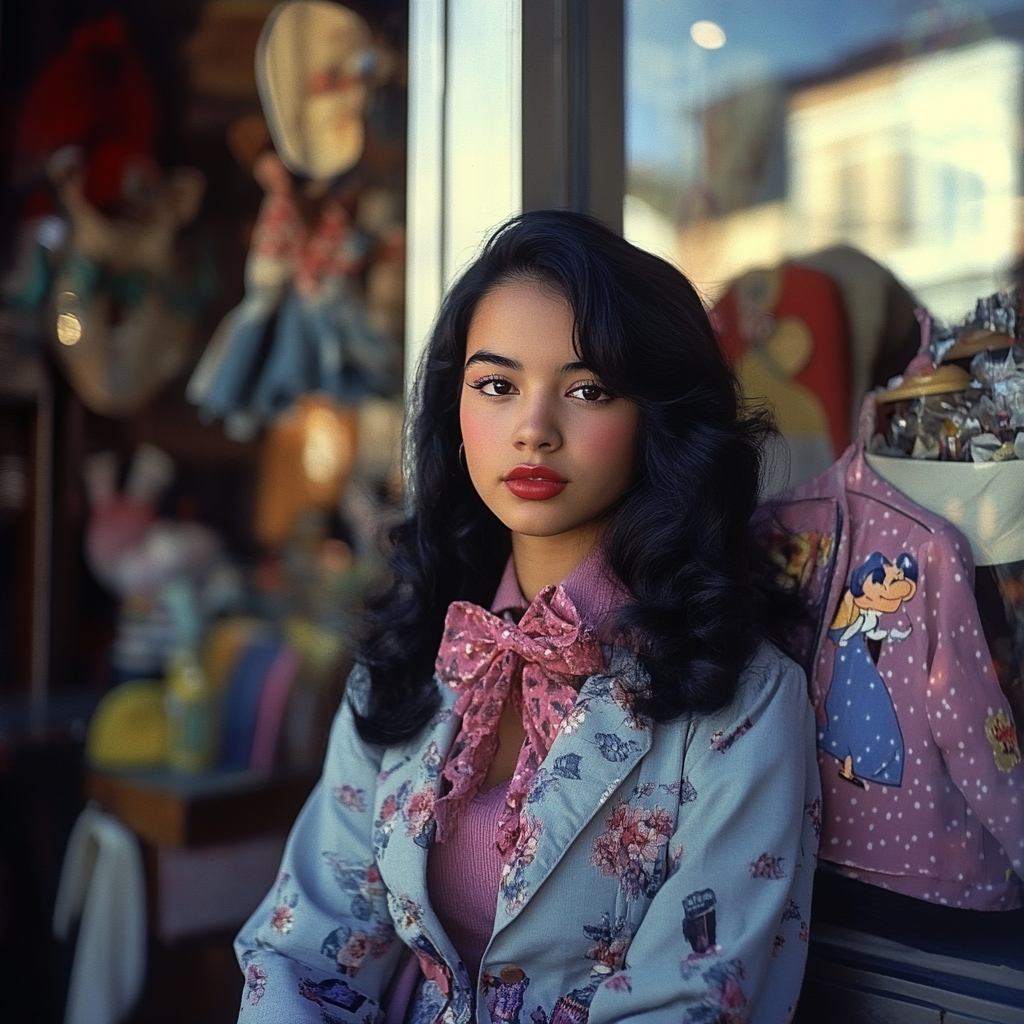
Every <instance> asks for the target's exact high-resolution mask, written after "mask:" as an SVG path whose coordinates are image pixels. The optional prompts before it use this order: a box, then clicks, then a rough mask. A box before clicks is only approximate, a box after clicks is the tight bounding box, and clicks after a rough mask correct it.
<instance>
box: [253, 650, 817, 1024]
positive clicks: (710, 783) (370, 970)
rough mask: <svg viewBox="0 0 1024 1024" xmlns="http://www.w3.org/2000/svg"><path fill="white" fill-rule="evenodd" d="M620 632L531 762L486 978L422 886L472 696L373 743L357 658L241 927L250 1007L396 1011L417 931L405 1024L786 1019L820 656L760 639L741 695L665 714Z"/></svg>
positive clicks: (293, 1015) (809, 840)
mask: <svg viewBox="0 0 1024 1024" xmlns="http://www.w3.org/2000/svg"><path fill="white" fill-rule="evenodd" d="M606 653H607V654H608V659H609V660H608V665H609V667H608V669H607V671H606V672H605V673H603V674H600V675H595V676H591V677H590V678H589V679H587V680H586V682H585V683H584V684H583V686H582V688H581V690H580V694H579V698H578V700H577V702H576V705H575V707H574V708H573V710H572V712H571V713H570V715H569V717H568V719H567V720H566V722H565V723H564V724H563V727H562V729H561V731H560V732H559V734H558V736H557V738H556V739H555V741H554V743H553V745H552V747H551V750H550V751H549V753H548V756H547V757H546V758H545V760H544V762H543V765H542V766H541V768H540V770H539V771H538V772H537V775H536V777H535V780H534V784H533V789H532V792H531V794H530V796H529V798H528V802H527V805H526V811H525V822H524V825H525V827H524V828H523V829H522V835H521V839H520V842H519V845H518V847H517V848H516V851H515V853H514V856H513V857H512V859H511V862H510V863H509V864H508V865H507V866H506V869H505V873H504V875H503V877H502V880H501V885H500V889H499V893H498V903H497V913H496V916H495V921H494V931H493V934H492V936H491V940H490V943H489V945H488V947H487V950H486V952H485V953H484V957H483V961H482V964H481V969H480V977H479V979H477V978H472V979H471V978H470V977H469V976H468V975H467V973H466V970H465V968H464V966H463V964H462V962H461V961H460V959H459V956H458V953H457V952H456V951H455V949H454V948H453V946H452V944H451V942H450V941H449V939H448V938H447V936H446V935H445V934H444V931H443V930H442V928H441V925H440V923H439V921H438V919H437V916H436V914H435V912H434V910H433V909H432V908H431V905H430V901H429V899H428V895H427V885H426V866H427V853H428V850H429V847H430V843H431V839H432V835H433V813H432V808H433V803H434V799H435V797H436V796H437V795H438V787H439V778H440V774H439V773H440V767H441V764H442V762H443V759H444V757H445V755H446V754H447V752H448V749H449V747H450V746H451V744H452V742H453V741H454V739H455V737H456V735H457V733H458V731H459V724H460V720H459V719H458V718H457V717H455V716H454V715H453V713H452V710H451V709H452V707H453V706H454V703H455V696H454V694H453V693H451V692H449V691H448V688H447V687H444V688H443V689H444V696H443V701H444V703H443V707H442V709H441V711H440V712H439V713H438V714H437V715H436V716H435V717H434V719H433V720H432V721H431V723H430V724H429V726H428V727H427V728H426V729H425V730H424V732H423V733H422V734H421V735H420V736H419V737H418V738H416V739H415V740H412V741H410V742H408V743H406V744H404V745H402V746H395V747H381V746H373V745H369V744H366V743H364V742H363V741H362V740H360V738H359V736H358V733H357V732H356V729H355V725H354V721H353V716H352V711H351V708H350V701H356V702H357V706H361V702H362V701H363V700H364V699H365V696H366V691H367V687H368V674H367V672H366V670H365V669H363V668H361V667H357V668H356V669H355V670H354V671H353V674H352V677H351V679H350V681H349V689H348V698H347V699H346V701H344V702H343V704H342V708H341V710H340V711H339V712H338V715H337V718H336V720H335V722H334V726H333V729H332V733H331V739H330V746H329V750H328V754H327V759H326V763H325V766H324V774H323V778H322V779H321V781H320V783H319V784H318V786H317V788H316V789H315V791H314V792H313V794H312V796H311V797H310V799H309V802H308V803H307V804H306V806H305V808H304V809H303V811H302V813H301V814H300V816H299V818H298V821H297V822H296V824H295V827H294V828H293V830H292V833H291V836H290V838H289V840H288V845H287V849H286V851H285V855H284V862H283V864H282V866H281V872H280V876H279V878H278V881H277V884H276V885H275V887H274V888H273V890H272V891H271V892H270V893H269V894H268V895H267V897H266V899H265V900H264V901H263V903H262V904H261V905H260V906H259V908H258V909H257V910H256V911H255V913H254V914H253V915H252V917H251V919H250V920H249V922H248V923H247V924H246V925H245V927H244V928H243V930H242V932H241V933H240V935H239V936H238V939H237V940H236V950H237V953H238V957H239V961H240V963H241V966H242V970H243V972H244V974H245V987H244V990H243V996H242V1008H241V1011H240V1015H239V1020H240V1021H243V1022H246V1024H257V1022H260V1021H268V1022H271V1021H272V1022H274V1024H298V1022H300V1021H310V1022H316V1024H321V1022H324V1024H335V1022H360V1024H374V1022H379V1021H380V1020H382V1019H383V1014H382V1013H381V1012H380V1009H379V1007H380V1003H381V1000H382V997H383V995H384V993H385V991H386V990H387V987H388V985H389V982H390V981H391V980H392V978H393V976H394V975H395V974H396V970H397V969H398V967H399V963H400V960H401V959H402V956H403V951H406V950H412V951H413V952H414V953H415V954H416V956H417V958H418V959H419V963H420V966H421V968H422V969H423V973H424V975H425V977H424V980H423V981H422V982H421V983H420V984H419V986H418V991H417V994H416V996H415V997H414V999H413V1000H412V1004H411V1006H410V1008H409V1010H408V1013H407V1015H406V1022H407V1024H414V1022H415V1024H420V1022H427V1021H438V1022H446V1024H456V1022H457V1024H467V1022H469V1021H472V1020H474V1019H475V1020H476V1021H478V1022H481V1024H482V1022H485V1021H491V1022H495V1021H503V1022H512V1024H583V1022H587V1021H589V1024H612V1022H625V1021H629V1022H635V1024H640V1022H645V1024H661V1022H668V1021H672V1022H677V1021H683V1022H693V1024H697V1022H713V1021H716V1022H717V1021H724V1022H732V1021H737V1022H738V1021H747V1020H750V1021H757V1022H764V1024H771V1022H783V1021H786V1020H788V1019H789V1017H790V1016H791V1015H792V1013H793V1010H794V1007H795V1005H796V1000H797V995H798V993H799V990H800V982H801V978H802V975H803V969H804V962H805V959H806V954H807V933H808V915H809V911H810V899H811V876H812V873H813V869H814V860H815V853H816V849H817V836H818V833H819V830H820V826H821V800H820V795H819V782H818V769H817V762H816V758H815V746H814V744H815V732H814V722H813V716H812V712H811V706H810V703H809V701H808V697H807V692H806V683H805V680H804V676H803V672H802V671H801V670H800V669H799V668H798V667H797V666H796V665H795V664H794V663H793V662H791V661H790V660H789V659H787V658H785V657H784V656H783V655H781V654H779V653H778V652H777V651H776V650H775V649H774V648H773V647H771V646H769V645H768V644H764V645H762V646H761V648H760V649H759V650H758V652H757V653H756V654H755V656H754V658H753V659H752V662H751V664H750V665H749V667H748V668H747V669H746V670H745V672H744V674H743V677H742V680H741V683H740V687H739V691H738V693H737V696H736V699H735V700H734V702H733V703H732V705H731V706H730V707H729V708H727V709H726V710H724V711H722V712H720V713H718V714H715V715H711V716H707V717H701V718H696V717H693V718H691V717H689V716H684V717H683V718H680V719H678V720H676V721H673V722H670V723H668V724H665V725H652V724H651V723H650V722H648V721H646V720H643V719H640V718H637V717H636V716H634V715H633V714H632V713H631V711H630V707H629V703H628V701H627V699H626V688H627V686H630V685H632V684H633V682H634V681H635V679H636V674H637V672H638V671H639V669H638V666H637V662H636V659H635V657H634V656H633V655H632V654H630V653H629V652H627V651H624V650H621V649H618V648H607V649H606ZM406 956H408V953H406ZM474 1004H475V1014H476V1016H475V1018H474V1016H473V1014H474Z"/></svg>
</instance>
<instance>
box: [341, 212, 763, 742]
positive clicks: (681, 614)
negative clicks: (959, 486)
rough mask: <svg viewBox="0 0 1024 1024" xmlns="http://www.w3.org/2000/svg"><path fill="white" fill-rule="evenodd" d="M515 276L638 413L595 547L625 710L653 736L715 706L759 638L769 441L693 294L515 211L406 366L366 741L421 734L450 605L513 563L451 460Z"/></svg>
mask: <svg viewBox="0 0 1024 1024" xmlns="http://www.w3.org/2000/svg"><path fill="white" fill-rule="evenodd" d="M516 279H526V280H535V281H538V282H540V283H543V284H545V285H546V286H549V287H553V288H555V289H557V290H558V292H560V293H561V294H562V295H563V296H564V297H565V299H566V301H567V302H568V303H569V306H570V307H571V309H572V312H573V316H574V321H575V328H574V347H575V349H576V351H577V353H578V355H579V358H580V360H581V361H582V362H583V363H585V364H586V366H587V367H588V369H589V370H591V371H592V372H593V373H594V374H595V376H596V377H597V379H598V380H599V381H600V382H601V384H602V385H603V386H604V387H606V388H607V389H608V390H609V391H610V392H611V393H612V394H614V395H616V396H619V397H621V398H625V399H628V400H629V401H631V402H634V403H635V404H636V405H637V406H638V408H639V410H640V422H639V429H638V431H637V439H636V470H637V472H636V480H635V482H634V484H633V486H632V487H631V488H630V489H629V490H628V491H627V492H626V493H625V494H624V495H623V497H622V498H621V499H620V500H619V502H618V503H617V505H616V507H615V508H614V510H613V511H612V514H611V516H610V519H609V522H608V525H607V530H606V533H605V535H604V543H605V546H606V551H607V555H608V559H609V562H610V564H611V567H612V568H613V569H614V570H615V572H616V573H617V574H618V576H619V578H620V579H621V580H622V582H623V583H624V584H625V585H626V586H627V587H628V589H629V591H630V593H631V594H632V596H633V598H634V601H635V603H634V604H632V605H629V606H628V607H626V608H623V609H619V610H618V611H617V612H616V613H614V618H613V619H612V620H610V621H611V623H612V625H613V627H614V628H616V629H617V630H619V631H620V636H621V637H622V638H623V641H624V642H627V641H628V643H627V645H628V646H630V647H632V648H633V649H634V650H636V651H637V652H638V655H639V658H640V661H641V663H642V664H643V666H644V668H646V670H647V673H648V674H649V676H650V688H649V690H647V691H646V692H643V693H637V694H635V704H636V710H637V711H638V712H639V713H641V714H644V715H647V716H649V717H651V718H652V719H654V720H655V721H658V722H663V721H667V720H670V719H672V718H674V717H676V716H678V715H680V714H682V713H683V712H686V711H693V712H710V711H714V710H718V709H719V708H722V707H724V706H726V705H727V704H729V703H730V701H731V700H732V698H733V695H734V693H735V690H736V685H737V681H738V677H739V673H740V671H741V669H742V668H743V666H744V664H745V663H746V662H747V661H748V659H749V657H750V655H751V654H752V652H753V650H754V648H755V646H756V645H757V643H758V641H759V639H760V636H761V632H762V630H761V627H760V625H759V616H758V606H759V599H758V573H757V571H756V567H755V561H756V555H755V554H754V552H753V549H752V547H751V545H750V543H749V537H748V533H749V531H748V526H749V522H750V518H751V515H752V513H753V512H754V509H755V507H756V504H757V500H758V490H759V478H760V472H761V455H762V451H763V449H764V444H765V440H766V438H767V436H768V434H769V432H770V430H771V426H770V423H769V422H768V420H767V419H766V417H765V416H764V415H763V414H761V413H758V412H756V411H755V412H750V411H744V409H743V407H742V405H741V402H740V397H739V393H738V390H737V385H736V381H735V378H734V377H733V375H732V373H731V372H730V370H729V369H728V367H727V366H726V363H725V361H724V359H723V358H722V354H721V352H720V350H719V348H718V345H717V343H716V340H715V336H714V333H713V331H712V327H711V323H710V321H709V320H708V316H707V314H706V312H705V310H704V307H703V305H702V304H701V301H700V297H699V296H698V294H697V292H696V291H695V290H694V288H693V286H692V285H691V284H690V282H689V281H688V280H687V279H686V278H685V277H684V276H683V275H682V274H681V273H680V272H679V271H678V270H676V269H675V268H674V267H673V266H671V265H670V264H669V263H667V262H666V261H665V260H662V259H659V258H658V257H657V256H653V255H651V254H650V253H648V252H644V251H643V250H642V249H638V248H636V247H635V246H633V245H631V244H630V243H629V242H626V241H624V240H623V239H622V238H620V237H619V236H618V235H616V234H615V233H614V232H612V231H610V230H609V229H608V228H606V227H604V226H603V225H602V224H600V223H599V222H598V221H595V220H594V219H592V218H590V217H587V216H584V215H582V214H578V213H570V212H566V211H555V210H547V211H539V212H534V213H524V214H522V215H520V216H518V217H513V218H512V219H511V220H509V221H508V222H506V223H505V224H504V225H502V226H501V227H500V228H498V229H497V230H496V231H495V233H494V234H493V236H492V237H491V238H490V240H489V241H488V242H487V244H486V246H485V247H484V249H483V251H482V253H481V254H480V256H479V257H478V258H477V260H476V261H475V262H474V263H473V264H472V266H470V267H469V269H468V270H467V271H465V273H464V274H463V275H462V277H461V278H460V279H459V280H458V282H457V283H456V284H455V285H454V286H453V287H452V289H451V291H450V292H449V293H448V295H447V297H446V299H445V300H444V303H443V305H442V307H441V312H440V314H439V316H438V319H437V323H436V325H435V327H434V331H433V334H432V337H431V339H430V343H429V347H428V349H427V351H426V353H425V355H424V358H423V359H422V361H421V362H420V365H419V367H418V371H417V375H416V381H415V387H414V391H413V398H412V404H411V407H410V409H409V413H408V418H407V430H406V450H405V458H406V472H407V480H408V482H409V485H410V504H409V513H408V516H407V518H406V519H405V520H404V521H403V522H402V523H400V524H399V525H398V526H396V527H394V528H393V529H392V530H391V532H390V541H391V553H390V569H391V574H392V575H391V582H390V587H389V589H387V590H386V591H384V592H383V593H382V594H380V595H379V596H378V597H376V598H375V599H373V600H371V601H369V602H368V604H367V610H366V619H365V627H366V628H365V632H364V634H363V638H362V641H361V643H360V646H359V649H358V653H357V660H358V661H360V662H361V663H362V664H364V665H366V666H367V667H368V668H369V670H370V678H371V687H370V700H369V706H368V708H367V709H366V713H365V714H364V715H362V716H359V717H358V719H357V720H358V727H359V731H360V734H361V735H362V736H363V738H364V739H365V740H367V741H369V742H374V743H395V742H400V741H402V740H405V739H409V738H411V737H413V736H414V735H416V733H418V732H419V731H420V730H421V729H422V728H423V726H424V725H425V724H426V722H427V721H428V720H429V718H430V717H431V715H432V714H433V713H434V711H435V709H436V707H437V704H438V700H439V695H438V691H437V685H436V683H435V681H434V679H433V666H434V660H435V658H436V655H437V650H438V646H439V644H440V641H441V634H442V629H443V624H444V619H445V614H446V612H447V610H448V605H449V604H450V603H451V602H452V601H456V600H467V601H473V602H475V603H477V604H480V605H483V606H484V607H489V605H490V602H491V600H492V599H493V597H494V593H495V590H496V589H497V586H498V582H499V580H500V578H501V574H502V571H503V569H504V566H505V563H506V561H507V559H508V556H509V554H510V552H511V535H510V532H509V530H508V528H507V527H505V526H504V525H503V524H502V523H501V522H500V521H499V520H498V519H497V517H495V516H494V514H493V513H492V512H491V511H490V510H489V509H488V508H487V507H486V505H485V504H484V503H483V501H482V500H481V499H480V497H479V496H478V494H477V493H476V491H475V489H474V488H473V485H472V483H471V482H470V479H469V476H468V475H467V473H466V472H465V470H464V469H463V467H462V464H461V462H460V458H459V445H460V443H461V441H462V437H461V432H460V427H459V401H460V395H461V392H462V387H463V365H464V362H465V359H466V336H467V333H468V331H469V325H470V321H471V320H472V318H473V314H474V311H475V310H476V308H477V305H478V303H479V302H480V300H481V299H482V298H483V296H484V295H486V294H487V293H488V292H489V291H491V290H492V289H494V288H496V287H498V286H499V285H501V284H502V283H505V282H507V281H510V280H516Z"/></svg>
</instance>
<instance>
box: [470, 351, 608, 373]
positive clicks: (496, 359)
mask: <svg viewBox="0 0 1024 1024" xmlns="http://www.w3.org/2000/svg"><path fill="white" fill-rule="evenodd" d="M474 363H493V364H494V365H495V366H503V367H504V368H505V369H506V370H521V369H522V368H523V364H522V363H521V362H519V361H518V360H517V359H509V357H508V356H500V355H498V353H497V352H488V351H487V349H483V348H482V349H480V350H479V351H478V352H474V353H473V354H472V355H471V356H470V357H469V358H468V359H467V360H466V365H465V366H464V367H463V369H465V370H468V369H469V368H470V367H471V366H472V365H473V364H474ZM586 369H588V367H587V366H586V364H585V363H579V362H575V363H566V364H565V365H564V366H563V367H562V368H561V369H560V370H559V373H570V372H575V371H577V370H586Z"/></svg>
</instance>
